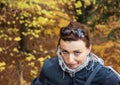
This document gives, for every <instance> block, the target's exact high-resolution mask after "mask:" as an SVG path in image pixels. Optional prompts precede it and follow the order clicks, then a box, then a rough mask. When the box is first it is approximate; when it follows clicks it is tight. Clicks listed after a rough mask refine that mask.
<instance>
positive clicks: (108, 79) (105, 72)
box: [98, 65, 120, 85]
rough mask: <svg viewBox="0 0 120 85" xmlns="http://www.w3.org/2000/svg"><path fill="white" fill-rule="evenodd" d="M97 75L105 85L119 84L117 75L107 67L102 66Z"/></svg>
mask: <svg viewBox="0 0 120 85" xmlns="http://www.w3.org/2000/svg"><path fill="white" fill-rule="evenodd" d="M98 75H100V76H101V77H102V78H103V79H104V81H105V85H117V84H118V82H120V79H119V77H118V75H117V74H116V73H115V72H114V71H113V70H112V69H111V68H109V67H108V66H104V65H102V68H101V69H100V70H99V72H98ZM112 83H113V84H112Z"/></svg>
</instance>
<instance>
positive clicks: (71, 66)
mask: <svg viewBox="0 0 120 85" xmlns="http://www.w3.org/2000/svg"><path fill="white" fill-rule="evenodd" d="M68 67H69V68H71V69H74V68H77V65H76V64H68Z"/></svg>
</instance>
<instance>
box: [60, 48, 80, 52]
mask: <svg viewBox="0 0 120 85" xmlns="http://www.w3.org/2000/svg"><path fill="white" fill-rule="evenodd" d="M60 49H62V50H63V51H66V52H69V51H67V50H65V49H63V48H60ZM78 51H79V52H80V51H81V49H78V50H74V51H73V52H78Z"/></svg>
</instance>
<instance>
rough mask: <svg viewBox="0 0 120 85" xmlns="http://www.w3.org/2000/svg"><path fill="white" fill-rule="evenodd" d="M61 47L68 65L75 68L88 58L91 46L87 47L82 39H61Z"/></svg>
mask: <svg viewBox="0 0 120 85" xmlns="http://www.w3.org/2000/svg"><path fill="white" fill-rule="evenodd" d="M60 49H61V55H62V57H63V59H64V61H65V63H66V65H67V66H68V67H69V68H71V69H75V68H77V67H78V66H79V65H81V64H82V63H83V62H84V61H85V60H86V57H87V55H88V54H89V52H90V50H91V46H90V47H89V48H86V45H85V42H83V41H82V40H77V41H64V40H62V39H61V40H60Z"/></svg>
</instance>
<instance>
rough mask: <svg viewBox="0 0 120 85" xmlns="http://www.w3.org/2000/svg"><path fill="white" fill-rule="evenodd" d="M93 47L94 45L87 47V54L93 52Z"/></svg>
mask: <svg viewBox="0 0 120 85" xmlns="http://www.w3.org/2000/svg"><path fill="white" fill-rule="evenodd" d="M91 48H92V45H90V47H89V48H87V54H89V53H90V52H91Z"/></svg>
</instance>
